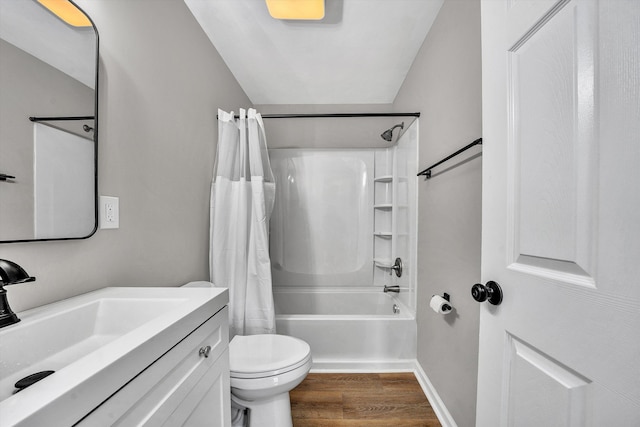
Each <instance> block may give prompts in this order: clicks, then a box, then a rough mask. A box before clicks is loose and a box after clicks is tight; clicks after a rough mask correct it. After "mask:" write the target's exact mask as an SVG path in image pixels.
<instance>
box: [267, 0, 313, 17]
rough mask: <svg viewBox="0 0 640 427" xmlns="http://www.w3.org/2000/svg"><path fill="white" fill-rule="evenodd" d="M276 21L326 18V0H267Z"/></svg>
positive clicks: (270, 12)
mask: <svg viewBox="0 0 640 427" xmlns="http://www.w3.org/2000/svg"><path fill="white" fill-rule="evenodd" d="M265 1H266V2H267V9H269V14H270V15H271V17H272V18H275V19H303V20H316V21H318V20H320V19H322V18H324V0H265Z"/></svg>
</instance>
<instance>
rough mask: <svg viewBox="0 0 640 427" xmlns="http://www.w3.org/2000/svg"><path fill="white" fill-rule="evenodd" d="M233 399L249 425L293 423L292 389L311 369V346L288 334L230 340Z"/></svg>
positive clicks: (252, 336) (287, 424)
mask: <svg viewBox="0 0 640 427" xmlns="http://www.w3.org/2000/svg"><path fill="white" fill-rule="evenodd" d="M229 364H230V371H231V400H232V402H233V403H234V406H239V407H241V408H248V409H249V413H248V417H249V420H248V421H249V422H248V424H245V425H248V426H250V427H254V426H278V427H291V426H292V422H291V404H290V402H289V391H291V390H292V389H293V388H295V387H296V386H297V385H298V384H300V383H301V382H302V380H304V378H305V377H306V376H307V374H308V373H309V369H311V348H310V347H309V344H307V343H306V342H304V341H302V340H301V339H298V338H294V337H289V336H286V335H275V334H265V335H246V336H242V335H236V336H235V337H233V339H232V340H231V342H230V343H229Z"/></svg>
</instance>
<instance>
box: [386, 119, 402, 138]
mask: <svg viewBox="0 0 640 427" xmlns="http://www.w3.org/2000/svg"><path fill="white" fill-rule="evenodd" d="M395 128H400V129H404V122H402V123H400V124H398V125H395V126H394V127H392V128H391V129H387V130H385V131H384V132H382V134H381V135H380V136H381V137H382V139H384V140H385V141H391V140H392V139H393V130H394V129H395Z"/></svg>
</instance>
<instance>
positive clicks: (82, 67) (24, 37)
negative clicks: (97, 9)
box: [0, 0, 96, 89]
mask: <svg viewBox="0 0 640 427" xmlns="http://www.w3.org/2000/svg"><path fill="white" fill-rule="evenodd" d="M0 38H2V39H3V40H5V41H7V42H8V43H11V44H12V45H14V46H16V47H17V48H19V49H22V50H24V51H25V52H27V53H29V54H31V55H32V56H35V57H36V58H38V59H40V60H41V61H43V62H46V63H47V64H49V65H51V66H52V67H55V68H57V69H58V70H60V71H62V72H63V73H66V74H68V75H69V76H71V77H73V78H74V79H76V80H78V81H80V82H82V83H84V84H85V85H87V86H89V87H90V88H92V89H93V88H95V85H96V84H95V83H96V33H95V31H94V30H93V28H92V27H86V28H76V27H72V26H70V25H67V24H65V23H63V22H62V21H61V20H59V19H58V18H56V17H55V16H54V15H53V14H52V13H51V12H49V11H48V10H46V9H45V8H44V7H43V6H41V5H40V4H38V3H36V2H35V1H24V0H0Z"/></svg>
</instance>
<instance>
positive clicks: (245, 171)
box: [209, 109, 275, 335]
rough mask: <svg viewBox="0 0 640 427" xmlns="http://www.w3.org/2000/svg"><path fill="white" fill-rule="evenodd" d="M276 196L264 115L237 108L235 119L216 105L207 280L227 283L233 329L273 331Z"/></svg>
mask: <svg viewBox="0 0 640 427" xmlns="http://www.w3.org/2000/svg"><path fill="white" fill-rule="evenodd" d="M274 197H275V182H274V179H273V173H272V172H271V166H270V165H269V156H268V153H267V141H266V136H265V132H264V124H263V122H262V117H261V116H260V114H258V113H256V110H254V109H249V111H248V114H245V110H244V109H240V113H239V118H238V119H234V113H233V112H231V113H227V112H225V111H222V110H218V152H217V155H216V163H215V166H214V177H213V182H212V184H211V205H210V207H211V222H210V249H209V268H210V275H211V281H212V282H213V283H214V284H215V285H216V286H221V287H227V288H229V300H230V301H229V323H230V330H231V333H232V334H233V335H252V334H263V333H275V314H274V307H273V294H272V289H271V262H270V259H269V217H270V215H271V211H272V209H273V202H274Z"/></svg>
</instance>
